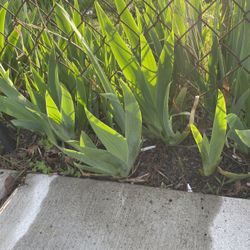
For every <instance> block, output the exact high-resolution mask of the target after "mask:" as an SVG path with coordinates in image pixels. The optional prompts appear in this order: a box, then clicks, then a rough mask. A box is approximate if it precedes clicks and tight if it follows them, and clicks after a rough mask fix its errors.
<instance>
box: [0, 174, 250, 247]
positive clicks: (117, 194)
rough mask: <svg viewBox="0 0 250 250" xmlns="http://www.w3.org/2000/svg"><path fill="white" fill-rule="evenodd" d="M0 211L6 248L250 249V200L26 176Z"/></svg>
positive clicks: (0, 237)
mask: <svg viewBox="0 0 250 250" xmlns="http://www.w3.org/2000/svg"><path fill="white" fill-rule="evenodd" d="M26 183H27V184H26V185H24V186H21V187H19V188H18V189H17V190H16V191H15V192H14V193H13V194H12V196H11V197H10V200H9V202H8V204H7V205H6V206H5V208H4V209H2V212H1V215H0V249H1V250H9V249H15V250H35V249H46V250H47V249H49V250H50V249H60V250H61V249H62V250H63V249H65V250H66V249H67V250H68V249H77V250H78V249H86V250H91V249H100V250H106V249H107V250H112V249H115V250H117V249H124V250H128V249H143V250H144V249H148V250H154V249H155V250H161V249H164V250H165V249H171V250H174V249H176V250H182V249H185V250H186V249H191V250H193V249H197V250H207V249H216V250H217V249H218V250H227V249H232V250H235V249H239V250H245V249H246V250H249V249H250V201H249V200H242V199H231V198H222V197H216V196H209V195H207V196H205V195H200V194H193V193H185V192H177V191H171V190H167V189H158V188H150V187H145V186H136V185H130V184H118V183H111V182H102V181H95V180H89V179H74V178H66V177H65V178H64V177H56V176H52V177H47V176H44V175H28V177H27V181H26Z"/></svg>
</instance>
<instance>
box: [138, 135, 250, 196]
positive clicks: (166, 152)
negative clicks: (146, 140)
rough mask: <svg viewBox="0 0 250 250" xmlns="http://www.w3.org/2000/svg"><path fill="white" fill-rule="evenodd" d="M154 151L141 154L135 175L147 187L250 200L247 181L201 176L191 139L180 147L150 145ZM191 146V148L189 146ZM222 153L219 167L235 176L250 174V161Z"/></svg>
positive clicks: (229, 152) (229, 151)
mask: <svg viewBox="0 0 250 250" xmlns="http://www.w3.org/2000/svg"><path fill="white" fill-rule="evenodd" d="M151 144H152V145H156V148H154V149H152V150H149V151H146V152H142V153H141V154H140V156H139V162H138V164H139V166H138V169H137V172H136V175H139V176H140V175H145V173H149V174H148V175H147V176H148V177H147V180H146V182H145V183H146V184H148V185H150V186H155V187H159V186H165V187H167V188H171V189H175V190H183V191H191V190H192V191H193V192H200V193H205V194H216V195H223V196H230V197H240V198H250V179H246V180H242V181H236V182H233V183H227V182H228V179H227V178H225V177H224V176H222V175H221V174H219V173H215V174H214V175H212V176H210V177H205V176H202V174H201V172H200V169H201V167H202V162H201V159H200V155H199V152H198V150H197V148H196V146H195V145H194V142H193V141H192V139H191V138H189V139H187V140H186V141H185V142H184V143H183V144H182V145H178V146H175V147H167V146H166V145H164V144H163V143H161V142H151ZM190 145H191V146H190ZM237 157H238V158H236V156H235V154H234V153H233V152H232V151H231V150H228V149H225V152H224V154H223V159H222V161H221V163H220V167H221V168H222V169H223V170H227V171H231V172H234V173H248V172H250V159H249V158H245V157H243V156H242V155H240V154H239V155H237Z"/></svg>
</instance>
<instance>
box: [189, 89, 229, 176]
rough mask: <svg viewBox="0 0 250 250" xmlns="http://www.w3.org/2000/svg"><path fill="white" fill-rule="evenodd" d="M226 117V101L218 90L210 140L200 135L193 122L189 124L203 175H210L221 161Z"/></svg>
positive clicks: (224, 140)
mask: <svg viewBox="0 0 250 250" xmlns="http://www.w3.org/2000/svg"><path fill="white" fill-rule="evenodd" d="M226 118H227V112H226V102H225V98H224V96H223V94H222V92H221V91H220V90H219V91H218V99H217V105H216V110H215V117H214V122H213V128H212V135H211V139H210V141H209V139H208V137H207V136H206V135H205V134H204V135H203V137H202V135H201V133H200V132H199V130H198V128H197V127H196V126H195V125H194V124H191V125H190V126H191V131H192V134H193V137H194V139H195V142H196V144H197V147H198V150H199V152H200V155H201V159H202V165H203V168H202V173H203V174H204V175H205V176H210V175H212V174H213V173H214V172H215V171H216V168H217V167H218V165H219V163H220V161H221V154H222V151H223V148H224V144H225V142H226V132H227V120H226Z"/></svg>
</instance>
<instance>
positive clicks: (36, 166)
mask: <svg viewBox="0 0 250 250" xmlns="http://www.w3.org/2000/svg"><path fill="white" fill-rule="evenodd" d="M30 164H31V167H32V171H34V172H41V173H43V174H51V173H52V172H53V170H52V168H51V167H49V166H47V164H45V163H44V162H43V161H36V162H34V163H30Z"/></svg>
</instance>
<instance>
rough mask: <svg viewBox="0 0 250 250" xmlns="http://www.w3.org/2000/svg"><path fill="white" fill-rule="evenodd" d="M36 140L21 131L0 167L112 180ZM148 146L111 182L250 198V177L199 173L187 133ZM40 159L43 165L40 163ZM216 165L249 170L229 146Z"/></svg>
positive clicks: (248, 163)
mask: <svg viewBox="0 0 250 250" xmlns="http://www.w3.org/2000/svg"><path fill="white" fill-rule="evenodd" d="M40 141H41V138H40V137H38V136H37V135H35V134H32V133H30V132H28V131H24V132H22V133H21V134H20V135H19V146H18V148H17V149H16V150H15V151H13V152H11V153H8V154H5V155H0V158H1V161H0V168H3V169H7V168H8V169H14V170H18V171H20V172H22V173H25V172H26V173H30V172H43V173H45V174H50V173H54V172H56V173H58V174H60V175H66V176H75V177H82V178H86V177H88V178H89V177H90V178H98V179H105V180H107V179H108V180H114V179H110V178H104V177H98V176H96V175H91V174H89V173H84V172H82V171H79V170H77V169H75V168H74V167H72V160H71V159H70V158H68V157H65V156H64V155H62V154H61V153H60V152H59V151H58V150H57V149H56V148H53V147H50V148H44V146H43V145H42V144H43V143H39V142H40ZM152 145H153V146H155V148H152V149H150V150H147V151H144V152H141V154H140V155H139V157H138V160H137V163H136V169H135V171H134V173H133V174H132V175H131V176H129V177H128V178H126V179H120V180H117V179H116V180H115V181H119V182H129V183H134V184H140V185H149V186H153V187H165V188H170V189H174V190H183V191H188V192H199V193H204V194H215V195H222V196H229V197H238V198H246V199H249V198H250V178H248V179H245V180H241V181H235V182H231V183H228V179H227V178H225V177H224V176H222V175H221V174H219V173H215V174H214V175H212V176H210V177H205V176H202V174H201V171H200V170H201V167H202V163H201V159H200V155H199V153H198V150H197V147H196V145H195V143H194V141H193V139H192V138H191V136H190V137H189V138H187V139H186V140H185V141H184V142H183V143H182V144H181V145H178V146H172V147H170V146H168V147H167V146H166V145H165V144H163V143H161V142H159V141H146V142H145V143H144V145H143V147H146V146H152ZM41 162H43V163H44V164H40V163H41ZM38 163H39V164H40V165H41V166H40V165H39V164H38ZM38 166H40V167H38ZM46 166H49V167H46ZM220 167H221V168H222V169H223V170H226V171H231V172H234V173H248V172H250V157H249V158H245V157H244V156H243V155H241V154H239V153H237V154H236V153H235V152H233V151H232V149H225V150H224V154H223V159H222V161H221V163H220Z"/></svg>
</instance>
